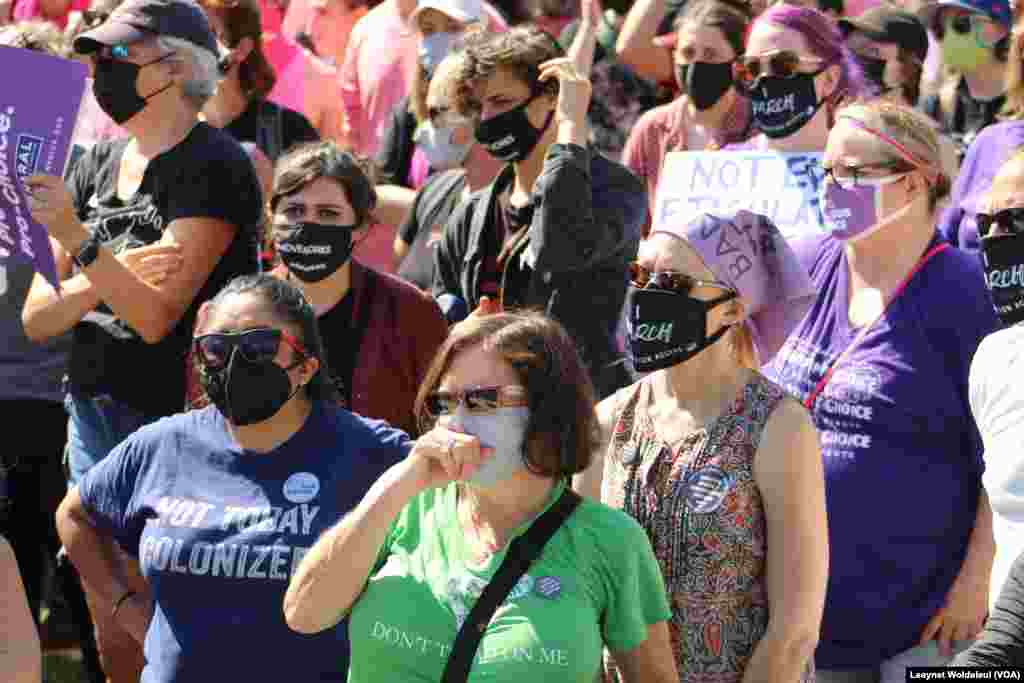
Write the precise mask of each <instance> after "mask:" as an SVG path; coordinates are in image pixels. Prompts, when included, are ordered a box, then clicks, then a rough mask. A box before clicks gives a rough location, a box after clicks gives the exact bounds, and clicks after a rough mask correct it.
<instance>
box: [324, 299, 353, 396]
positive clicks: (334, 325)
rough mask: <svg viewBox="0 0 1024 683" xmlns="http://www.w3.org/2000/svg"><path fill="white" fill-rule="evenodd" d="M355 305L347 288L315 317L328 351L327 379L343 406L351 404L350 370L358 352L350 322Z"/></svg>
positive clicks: (351, 370)
mask: <svg viewBox="0 0 1024 683" xmlns="http://www.w3.org/2000/svg"><path fill="white" fill-rule="evenodd" d="M354 305H355V297H354V296H353V295H352V290H351V289H349V290H348V292H347V293H346V294H345V296H343V297H342V298H341V301H339V302H338V303H336V304H334V306H333V307H331V309H330V310H329V311H327V312H326V313H324V314H323V315H321V316H318V317H317V319H316V322H317V325H318V326H319V327H320V337H321V339H322V340H323V343H324V349H325V350H326V352H327V366H328V368H329V370H330V372H329V373H328V379H329V380H330V382H331V383H332V384H334V388H335V389H337V390H338V395H339V396H341V397H342V399H344V405H345V407H346V408H347V407H349V406H350V405H352V372H353V370H354V369H355V366H356V353H357V352H358V343H357V342H358V340H357V339H356V335H354V334H353V325H352V307H353V306H354Z"/></svg>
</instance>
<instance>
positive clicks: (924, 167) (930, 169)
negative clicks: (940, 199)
mask: <svg viewBox="0 0 1024 683" xmlns="http://www.w3.org/2000/svg"><path fill="white" fill-rule="evenodd" d="M839 118H840V119H843V120H844V121H849V122H850V123H852V124H853V125H854V126H856V127H857V128H860V129H861V130H862V131H864V132H865V133H870V134H871V135H874V136H875V137H876V138H878V139H879V140H881V141H882V142H885V143H888V144H889V145H890V146H891V147H892V148H893V149H895V150H896V151H897V152H899V155H900V156H901V157H903V160H904V161H906V162H908V163H910V164H913V166H914V167H915V168H918V169H920V170H921V171H922V172H923V173H924V174H925V177H927V178H928V181H929V182H931V183H933V184H934V183H935V182H936V181H937V180H938V177H939V171H938V170H937V169H936V168H935V164H933V163H931V162H929V161H924V160H923V159H921V157H919V156H918V155H916V154H914V153H913V152H911V151H910V150H909V149H907V148H906V146H904V145H902V144H900V143H899V142H897V141H896V140H894V139H893V138H892V137H890V136H888V135H886V134H885V133H883V132H881V131H877V130H875V129H874V128H869V127H868V126H867V124H865V123H864V122H863V121H861V120H860V119H856V118H854V117H852V116H849V115H847V116H840V117H839Z"/></svg>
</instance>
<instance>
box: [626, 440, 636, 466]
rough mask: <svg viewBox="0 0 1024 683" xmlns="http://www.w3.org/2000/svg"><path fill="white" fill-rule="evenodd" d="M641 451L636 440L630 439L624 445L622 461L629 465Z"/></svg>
mask: <svg viewBox="0 0 1024 683" xmlns="http://www.w3.org/2000/svg"><path fill="white" fill-rule="evenodd" d="M639 452H640V448H639V447H638V446H637V443H636V441H630V442H629V443H627V444H626V445H625V446H623V447H622V463H623V464H624V465H629V464H630V463H632V462H633V461H634V460H636V456H637V453H639Z"/></svg>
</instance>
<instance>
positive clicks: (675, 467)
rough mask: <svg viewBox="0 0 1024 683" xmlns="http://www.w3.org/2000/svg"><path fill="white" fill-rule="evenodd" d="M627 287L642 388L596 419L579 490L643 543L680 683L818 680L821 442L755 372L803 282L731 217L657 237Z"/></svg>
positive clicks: (767, 228) (760, 233)
mask: <svg viewBox="0 0 1024 683" xmlns="http://www.w3.org/2000/svg"><path fill="white" fill-rule="evenodd" d="M630 280H631V282H630V292H629V297H628V299H627V311H628V314H627V315H628V320H629V339H630V349H631V354H632V356H633V361H634V364H635V365H636V367H637V369H638V370H640V371H642V372H649V373H650V374H649V375H647V376H646V377H644V378H643V379H642V380H640V381H639V382H637V383H636V384H634V385H632V386H630V387H627V388H625V389H623V390H622V391H619V392H617V393H616V394H615V395H613V396H611V397H609V398H607V399H605V400H604V401H603V402H602V403H601V404H600V405H599V406H598V409H597V413H598V419H599V421H600V425H601V432H602V441H603V446H602V448H601V450H599V451H598V453H597V455H596V456H595V458H594V459H593V461H592V464H591V466H590V468H589V469H588V470H587V471H586V472H584V473H583V474H582V475H578V476H577V478H576V482H575V486H576V488H577V490H578V491H580V492H581V493H584V494H586V495H589V496H592V497H595V498H600V500H601V501H602V502H604V503H606V504H608V505H610V506H612V507H614V508H619V509H623V510H625V511H626V512H628V513H630V514H631V515H632V516H633V517H635V518H636V519H637V521H639V522H640V524H641V525H642V526H643V527H644V528H645V529H646V530H647V534H648V537H649V538H650V539H651V544H652V545H653V546H654V552H655V556H656V557H657V558H658V562H659V564H660V565H661V571H662V575H663V576H664V578H665V587H666V589H667V590H668V593H669V602H670V603H671V604H672V619H671V621H670V622H669V632H670V635H671V637H672V646H673V654H674V655H675V657H676V662H677V666H678V668H679V680H680V681H683V682H686V683H691V682H696V681H710V680H721V681H727V680H728V681H739V680H744V681H808V680H813V665H812V664H811V657H812V655H813V652H814V646H815V642H816V639H817V634H818V624H819V622H820V620H821V611H822V606H823V604H824V599H825V583H826V577H827V568H828V543H827V528H826V523H825V491H824V477H823V475H822V466H821V456H820V453H819V449H818V435H817V432H816V430H815V429H814V425H813V423H812V422H811V418H810V416H809V415H808V414H807V411H806V410H804V409H803V408H802V407H801V406H800V405H799V404H797V403H796V401H794V400H793V399H792V398H788V397H787V396H786V393H785V391H784V390H783V389H782V387H780V386H778V385H776V384H774V383H772V382H770V381H769V380H768V379H766V378H765V377H764V376H763V375H761V374H760V373H759V372H758V371H757V368H758V367H759V366H760V365H761V364H762V363H764V362H766V361H767V360H769V359H770V358H772V357H773V356H774V355H775V353H776V351H777V350H778V349H779V348H780V347H781V346H782V343H783V341H784V340H785V339H786V336H787V335H788V333H789V331H790V330H791V329H793V326H794V325H795V324H796V323H798V322H799V321H800V319H801V317H802V315H803V313H804V312H805V311H807V309H808V308H809V307H810V305H811V302H812V292H813V290H812V289H811V283H810V279H809V278H808V277H807V275H806V273H805V272H804V270H803V268H802V267H801V266H800V263H799V262H798V261H797V258H796V255H795V254H794V253H793V251H792V250H791V249H790V247H789V245H788V244H787V243H786V241H785V240H784V239H783V237H782V235H781V234H780V233H779V231H778V229H777V228H776V227H775V226H774V225H772V224H771V222H770V221H768V220H767V219H765V218H763V217H761V216H758V215H755V214H751V213H749V212H739V213H738V214H735V215H732V216H728V217H725V216H721V217H720V216H711V215H704V216H702V217H699V218H697V219H696V220H694V221H692V222H690V223H689V224H686V225H680V226H670V227H666V226H657V227H656V228H655V230H654V232H653V233H652V234H651V237H650V238H649V239H647V240H644V242H643V243H642V244H641V245H640V251H639V255H638V257H637V261H636V262H635V263H633V264H632V267H631V276H630ZM612 680H614V679H612Z"/></svg>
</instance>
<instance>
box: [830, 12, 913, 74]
mask: <svg viewBox="0 0 1024 683" xmlns="http://www.w3.org/2000/svg"><path fill="white" fill-rule="evenodd" d="M838 24H839V30H840V31H842V33H843V37H844V38H848V37H849V36H850V34H851V33H853V32H857V33H863V34H864V35H866V36H867V37H868V38H871V39H872V40H875V41H878V42H879V43H895V44H896V45H899V46H900V47H903V48H906V49H907V50H909V51H910V52H911V53H912V54H913V55H914V56H916V57H917V58H918V59H919V60H921V61H922V62H923V61H924V59H925V57H926V56H927V55H928V32H927V31H926V30H925V27H924V23H923V22H922V21H921V20H920V19H919V18H918V17H917V16H916V15H914V14H911V13H910V12H904V11H903V10H901V9H899V8H897V7H895V6H894V5H889V4H881V5H878V6H877V7H872V8H871V9H869V10H866V11H864V12H863V13H861V14H860V15H859V16H856V17H853V18H843V19H840V20H839V22H838Z"/></svg>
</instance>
